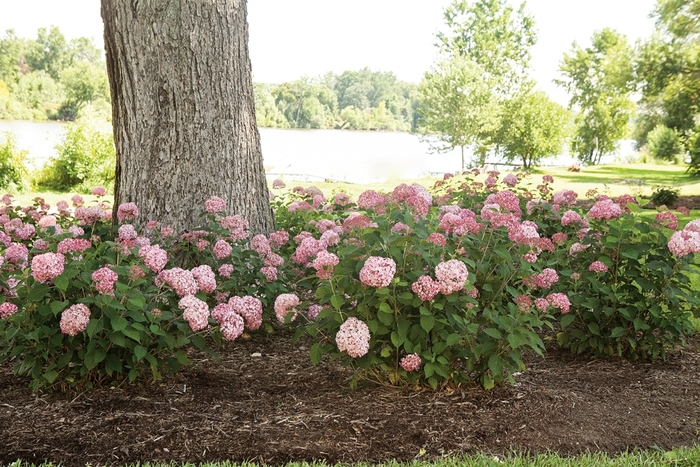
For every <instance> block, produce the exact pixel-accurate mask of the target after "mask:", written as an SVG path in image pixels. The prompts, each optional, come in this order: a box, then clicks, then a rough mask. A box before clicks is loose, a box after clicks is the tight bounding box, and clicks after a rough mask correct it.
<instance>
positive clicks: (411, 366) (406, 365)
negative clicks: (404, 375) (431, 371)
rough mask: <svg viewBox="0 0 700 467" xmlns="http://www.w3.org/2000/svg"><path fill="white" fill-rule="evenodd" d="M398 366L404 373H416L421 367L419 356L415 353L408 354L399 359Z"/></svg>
mask: <svg viewBox="0 0 700 467" xmlns="http://www.w3.org/2000/svg"><path fill="white" fill-rule="evenodd" d="M399 365H400V366H401V368H403V369H404V370H406V371H416V370H417V369H418V368H420V365H421V359H420V355H418V354H417V353H412V354H408V355H406V356H405V357H403V358H402V359H401V361H400V362H399Z"/></svg>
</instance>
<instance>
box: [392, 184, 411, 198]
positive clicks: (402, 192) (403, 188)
mask: <svg viewBox="0 0 700 467" xmlns="http://www.w3.org/2000/svg"><path fill="white" fill-rule="evenodd" d="M415 194H416V190H415V188H413V187H412V186H409V185H406V184H405V183H402V184H400V185H397V186H396V187H395V188H394V191H393V192H392V193H391V197H392V198H393V200H394V202H396V203H398V202H401V201H406V200H407V199H408V198H410V197H411V196H414V195H415Z"/></svg>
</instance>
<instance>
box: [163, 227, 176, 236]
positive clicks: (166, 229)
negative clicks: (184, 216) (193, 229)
mask: <svg viewBox="0 0 700 467" xmlns="http://www.w3.org/2000/svg"><path fill="white" fill-rule="evenodd" d="M173 235H175V229H173V228H172V227H163V228H162V229H160V236H161V237H163V238H168V237H172V236H173Z"/></svg>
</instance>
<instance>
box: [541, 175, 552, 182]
mask: <svg viewBox="0 0 700 467" xmlns="http://www.w3.org/2000/svg"><path fill="white" fill-rule="evenodd" d="M542 183H554V177H552V176H551V175H543V176H542Z"/></svg>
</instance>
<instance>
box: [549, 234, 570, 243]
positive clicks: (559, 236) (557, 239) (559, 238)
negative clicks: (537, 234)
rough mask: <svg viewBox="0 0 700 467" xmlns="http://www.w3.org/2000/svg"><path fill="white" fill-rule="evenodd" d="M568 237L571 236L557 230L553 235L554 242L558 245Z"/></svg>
mask: <svg viewBox="0 0 700 467" xmlns="http://www.w3.org/2000/svg"><path fill="white" fill-rule="evenodd" d="M568 239H569V236H568V235H566V234H565V233H564V232H557V233H555V234H554V235H552V242H554V243H556V244H557V245H563V244H564V243H566V241H567V240H568Z"/></svg>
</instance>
